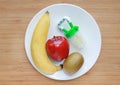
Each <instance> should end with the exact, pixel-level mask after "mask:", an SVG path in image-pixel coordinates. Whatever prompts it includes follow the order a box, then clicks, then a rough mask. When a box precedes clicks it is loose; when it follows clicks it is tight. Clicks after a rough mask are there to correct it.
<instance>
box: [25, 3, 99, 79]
mask: <svg viewBox="0 0 120 85" xmlns="http://www.w3.org/2000/svg"><path fill="white" fill-rule="evenodd" d="M46 11H49V12H50V17H51V26H50V28H49V33H48V38H52V37H53V36H54V35H62V33H61V32H60V31H58V28H57V24H58V22H59V20H61V19H62V18H63V17H64V16H69V17H70V18H71V20H72V22H73V23H74V24H75V25H78V26H79V27H80V32H81V34H82V35H83V38H84V40H85V47H84V49H82V50H76V49H74V48H72V46H71V48H70V53H71V52H74V51H78V52H80V53H82V54H83V56H84V60H85V62H84V64H83V66H82V67H81V68H80V70H79V71H78V72H77V73H75V74H74V75H72V76H68V75H66V74H65V73H64V72H63V70H61V71H58V72H56V73H55V74H52V75H46V74H43V73H41V72H40V71H39V70H38V69H37V67H36V66H35V64H34V62H33V60H32V56H31V51H30V43H31V37H32V34H33V31H34V29H35V26H36V24H37V22H38V20H39V18H40V17H41V16H42V15H43V14H44V13H45V12H46ZM48 38H47V39H48ZM70 45H71V44H70ZM25 50H26V53H27V57H28V59H29V61H30V63H31V64H32V65H33V67H34V68H35V69H36V70H37V71H39V72H40V73H41V74H43V75H44V76H46V77H48V78H51V79H55V80H70V79H74V78H78V77H80V76H82V75H83V74H85V73H86V72H88V71H89V70H90V69H91V68H92V67H93V65H94V64H95V63H96V61H97V59H98V56H99V53H100V50H101V34H100V30H99V27H98V25H97V23H96V21H95V20H94V18H93V17H92V16H91V15H90V14H89V13H88V12H86V11H85V10H84V9H82V8H80V7H78V6H74V5H71V4H55V5H51V6H48V7H46V8H44V9H43V10H41V11H40V12H38V13H37V14H36V15H35V16H34V17H33V19H32V20H31V22H30V23H29V25H28V28H27V30H26V35H25ZM53 63H55V64H60V63H62V62H60V63H56V62H53Z"/></svg>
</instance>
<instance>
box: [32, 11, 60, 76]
mask: <svg viewBox="0 0 120 85" xmlns="http://www.w3.org/2000/svg"><path fill="white" fill-rule="evenodd" d="M49 26H50V15H49V12H46V13H45V14H44V15H43V16H42V17H41V18H40V20H39V21H38V23H37V25H36V28H35V30H34V33H33V36H32V40H31V54H32V58H33V61H34V64H35V65H36V66H37V68H38V69H39V70H40V71H41V72H43V73H44V74H53V73H55V72H56V71H58V70H61V66H56V65H54V64H53V63H52V62H51V61H50V60H49V58H48V56H47V53H46V47H45V43H46V38H47V34H48V30H49Z"/></svg>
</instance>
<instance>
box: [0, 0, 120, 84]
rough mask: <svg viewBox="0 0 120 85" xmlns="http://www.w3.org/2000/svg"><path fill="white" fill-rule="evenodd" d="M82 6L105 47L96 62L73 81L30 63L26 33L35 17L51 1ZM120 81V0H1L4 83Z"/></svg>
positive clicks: (0, 49) (0, 54)
mask: <svg viewBox="0 0 120 85" xmlns="http://www.w3.org/2000/svg"><path fill="white" fill-rule="evenodd" d="M57 3H69V4H74V5H78V6H80V7H82V8H83V9H85V10H86V11H88V12H89V13H90V14H91V15H92V16H93V17H94V18H95V19H96V21H97V23H98V25H99V27H100V30H101V33H102V49H101V54H100V56H99V59H98V60H97V63H96V64H95V66H94V67H93V68H92V69H91V70H90V71H89V72H88V73H86V74H85V75H84V76H82V77H80V78H77V79H74V80H71V81H55V80H52V79H49V78H46V77H44V76H43V75H41V74H40V73H38V72H37V71H36V70H35V69H34V68H33V67H32V65H31V64H30V63H29V61H28V59H27V57H26V53H25V49H24V37H25V31H26V28H27V26H28V23H29V22H30V20H31V19H32V17H33V16H34V15H35V14H36V13H37V12H38V11H40V10H41V9H43V8H44V7H46V6H48V5H52V4H57ZM53 84H55V85H120V0H0V85H53Z"/></svg>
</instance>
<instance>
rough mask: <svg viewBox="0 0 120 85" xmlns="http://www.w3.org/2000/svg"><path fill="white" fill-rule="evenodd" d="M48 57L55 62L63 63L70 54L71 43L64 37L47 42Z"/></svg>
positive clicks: (56, 37)
mask: <svg viewBox="0 0 120 85" xmlns="http://www.w3.org/2000/svg"><path fill="white" fill-rule="evenodd" d="M46 50H47V53H48V55H49V56H50V57H51V58H52V59H53V60H55V61H62V60H63V59H65V58H67V56H68V54H69V43H68V41H67V39H66V38H65V37H63V36H54V37H53V38H52V39H49V40H48V41H47V42H46Z"/></svg>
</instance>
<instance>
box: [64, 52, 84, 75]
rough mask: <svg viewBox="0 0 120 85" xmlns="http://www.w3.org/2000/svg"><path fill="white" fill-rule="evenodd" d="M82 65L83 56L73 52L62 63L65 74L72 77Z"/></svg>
mask: <svg viewBox="0 0 120 85" xmlns="http://www.w3.org/2000/svg"><path fill="white" fill-rule="evenodd" d="M83 63H84V59H83V56H82V55H81V54H80V53H79V52H73V53H72V54H70V55H69V56H68V57H67V59H66V60H65V61H64V63H63V70H64V72H65V73H67V74H69V75H72V74H74V73H76V72H77V71H78V70H79V69H80V67H81V66H82V65H83Z"/></svg>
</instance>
